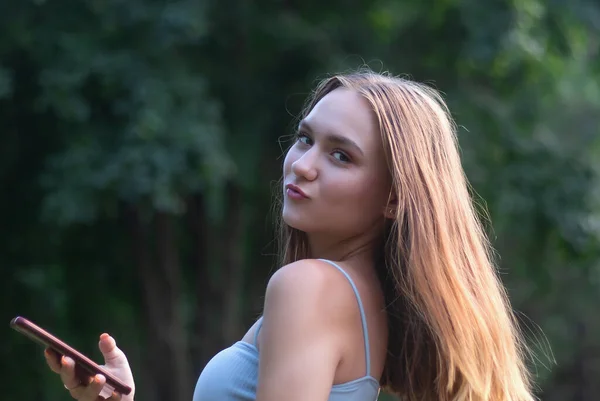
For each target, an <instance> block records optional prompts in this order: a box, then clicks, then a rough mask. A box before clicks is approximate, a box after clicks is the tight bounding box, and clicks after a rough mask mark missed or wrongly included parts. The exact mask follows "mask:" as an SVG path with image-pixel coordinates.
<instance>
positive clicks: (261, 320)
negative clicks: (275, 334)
mask: <svg viewBox="0 0 600 401" xmlns="http://www.w3.org/2000/svg"><path fill="white" fill-rule="evenodd" d="M262 323H263V317H262V316H261V317H260V318H259V319H258V326H256V331H255V332H254V343H253V344H254V346H255V347H258V332H259V331H260V328H261V327H262Z"/></svg>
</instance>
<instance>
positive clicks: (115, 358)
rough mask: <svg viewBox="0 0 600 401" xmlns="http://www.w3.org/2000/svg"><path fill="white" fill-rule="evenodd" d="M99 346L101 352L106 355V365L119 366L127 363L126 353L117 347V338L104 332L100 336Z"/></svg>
mask: <svg viewBox="0 0 600 401" xmlns="http://www.w3.org/2000/svg"><path fill="white" fill-rule="evenodd" d="M98 348H100V352H102V356H104V363H105V364H106V365H109V366H119V365H126V364H127V358H126V357H125V354H124V353H123V351H121V350H120V349H119V348H118V347H117V342H116V341H115V339H114V338H112V337H111V336H109V335H108V334H106V333H104V334H102V335H101V336H100V341H99V342H98Z"/></svg>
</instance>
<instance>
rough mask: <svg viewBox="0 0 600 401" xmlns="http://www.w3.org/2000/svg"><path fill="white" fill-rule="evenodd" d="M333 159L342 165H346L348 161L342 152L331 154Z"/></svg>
mask: <svg viewBox="0 0 600 401" xmlns="http://www.w3.org/2000/svg"><path fill="white" fill-rule="evenodd" d="M333 157H335V158H336V159H337V160H339V161H341V162H343V163H348V162H349V161H350V158H349V157H348V156H346V155H345V154H344V153H343V152H339V151H338V152H333Z"/></svg>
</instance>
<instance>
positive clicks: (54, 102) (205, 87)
mask: <svg viewBox="0 0 600 401" xmlns="http://www.w3.org/2000/svg"><path fill="white" fill-rule="evenodd" d="M599 27H600V6H598V5H597V4H596V3H594V2H591V1H586V0H571V1H560V0H554V1H548V2H543V1H540V0H519V1H516V0H515V1H507V0H494V1H487V2H476V1H457V0H435V1H434V0H426V1H416V0H405V1H402V2H398V1H392V0H373V1H370V2H361V3H357V2H347V1H330V2H326V3H323V2H316V1H304V2H299V1H286V2H264V1H258V2H251V3H249V2H243V1H239V0H234V1H232V2H229V3H227V2H217V1H206V2H197V1H191V0H180V1H175V2H167V3H165V2H158V1H141V0H130V1H122V0H111V1H96V0H80V1H69V0H56V1H44V0H38V1H21V2H4V3H2V4H1V5H0V122H2V127H3V129H2V136H1V137H0V155H1V156H2V157H0V179H1V180H2V183H3V185H2V188H3V195H4V196H3V197H2V198H1V199H0V202H1V203H0V204H1V206H2V207H1V208H0V216H1V218H0V221H2V222H3V224H2V227H3V228H4V229H3V230H2V231H1V232H0V235H1V238H0V264H1V266H2V269H3V272H7V273H8V274H6V275H5V277H8V279H7V280H4V281H3V283H4V284H3V285H2V290H3V291H2V292H0V294H1V295H0V300H1V302H0V305H1V306H0V311H2V316H3V318H4V319H5V321H6V322H8V321H9V320H10V318H12V317H13V316H14V315H16V314H23V315H25V316H29V317H31V318H32V319H33V320H36V321H39V322H40V323H42V324H43V325H46V326H47V327H48V328H50V329H51V330H53V331H55V332H57V333H58V334H60V335H62V336H64V337H65V338H66V339H68V340H70V341H71V342H73V343H74V344H75V345H76V346H78V347H80V348H81V349H82V350H83V351H85V352H88V353H89V354H91V355H95V356H97V353H96V350H95V349H94V345H95V344H94V338H96V337H95V336H97V335H98V334H99V333H100V332H101V331H104V330H110V331H111V332H113V333H114V334H115V336H116V337H117V338H119V339H120V341H121V342H122V344H123V346H124V347H125V348H126V349H127V350H128V355H130V359H131V361H132V364H133V365H134V371H136V372H138V373H137V374H136V376H137V377H138V381H139V382H138V387H139V388H140V389H142V390H140V395H139V398H140V399H141V398H144V399H149V400H150V401H153V400H157V401H159V400H160V401H162V399H171V400H176V399H183V396H176V395H173V394H175V393H169V392H168V391H167V390H165V388H170V387H174V386H175V385H174V384H173V383H175V381H174V380H173V381H171V382H169V379H168V378H167V379H166V382H160V380H159V379H158V378H159V375H158V373H157V372H160V371H159V370H158V368H156V366H157V365H160V363H157V362H156V361H152V360H149V359H148V355H147V352H146V347H148V346H150V345H151V344H156V343H153V342H152V341H154V339H153V337H152V336H153V330H152V329H151V328H152V327H153V326H152V325H151V322H153V321H154V322H156V321H155V320H152V319H160V318H163V319H167V318H166V317H165V316H171V315H169V313H167V312H165V315H164V316H163V315H160V313H162V312H160V313H158V315H160V316H159V317H157V316H154V317H153V316H152V312H153V311H149V310H148V303H147V302H148V298H145V296H146V295H145V294H148V291H149V290H150V289H152V288H161V286H158V287H152V285H155V284H152V283H151V281H152V280H150V282H148V281H144V280H143V278H144V277H146V276H148V277H152V278H155V279H156V282H157V283H162V284H163V287H165V288H166V290H164V291H163V292H160V294H159V293H157V295H156V296H157V297H162V298H160V301H159V304H160V305H163V304H164V305H171V307H172V308H173V309H168V310H170V311H172V310H175V311H176V310H178V309H181V310H182V316H183V318H182V319H181V320H177V319H176V318H174V320H172V321H169V322H170V323H173V322H175V323H174V324H176V325H179V326H177V327H180V328H181V329H182V330H183V333H185V334H186V335H183V337H185V341H184V340H182V341H181V343H185V344H187V345H186V347H188V348H189V351H190V352H188V354H190V355H192V356H193V357H194V359H195V360H194V362H193V363H192V365H193V366H194V368H193V369H188V370H193V372H190V374H191V375H192V376H193V377H195V376H196V375H197V373H198V370H199V369H200V368H201V367H202V364H203V363H204V362H205V360H206V358H207V357H210V356H211V355H212V354H214V352H216V351H217V350H218V349H219V348H221V347H222V346H224V345H226V344H227V343H228V342H230V341H233V340H235V339H237V338H239V336H240V335H242V334H243V332H244V331H245V329H246V328H247V327H249V325H250V324H251V323H252V320H253V318H254V316H255V315H256V313H258V312H259V311H260V303H261V300H262V298H261V297H262V293H263V290H264V284H265V282H266V279H267V277H268V275H269V273H270V272H271V271H272V269H273V268H274V267H275V266H274V264H273V259H272V258H271V257H270V256H268V257H267V258H265V255H270V253H272V247H271V239H272V232H271V230H270V229H269V226H268V223H270V220H268V219H266V218H265V216H266V215H267V214H268V213H269V211H270V202H271V197H270V190H271V188H270V185H271V183H272V182H273V181H275V180H277V179H278V178H279V175H280V168H281V158H280V156H281V153H282V146H284V144H280V143H279V140H280V139H285V136H286V135H287V134H289V133H290V132H291V128H292V124H293V122H294V120H293V117H294V116H295V115H297V114H298V112H299V111H300V107H301V105H302V102H303V100H304V98H305V96H306V95H307V94H308V92H309V91H310V90H311V88H312V86H313V84H314V82H315V79H316V78H319V77H322V76H324V75H327V74H330V73H332V72H335V71H346V70H348V69H355V68H357V67H359V66H360V65H362V64H363V63H366V64H368V65H370V66H371V68H373V69H374V70H390V71H392V72H393V73H396V74H409V75H410V76H411V77H413V78H415V79H417V80H421V81H425V82H429V83H431V84H432V85H434V86H436V87H438V88H439V89H441V90H442V91H443V92H444V94H445V97H446V99H447V100H448V102H449V104H450V108H451V110H452V113H453V115H454V117H455V118H456V121H457V123H458V126H459V139H460V144H461V151H462V153H463V162H464V166H465V169H466V171H467V175H468V176H469V179H470V181H471V183H472V184H473V188H474V192H475V193H476V194H477V195H478V196H479V197H480V198H478V203H480V204H481V207H482V209H486V210H487V211H489V213H490V216H491V222H492V224H491V227H490V229H489V231H490V235H491V238H492V242H493V244H494V246H495V248H496V249H497V251H498V255H499V258H498V264H499V269H500V271H501V273H502V277H503V279H504V280H505V283H506V285H507V287H508V289H509V292H510V295H511V298H512V300H513V304H514V306H515V308H516V309H517V310H518V311H520V312H522V314H523V316H527V318H525V317H524V318H523V327H524V329H525V330H526V331H527V332H528V333H529V337H530V341H531V344H532V345H533V346H534V349H536V350H537V352H538V354H539V355H540V357H539V359H538V360H537V361H536V362H535V366H534V371H535V372H536V377H535V379H536V382H537V384H538V385H539V386H540V391H539V396H540V398H541V399H543V400H544V401H553V400H559V399H560V400H563V399H572V400H579V401H587V400H590V401H591V400H592V399H596V398H597V396H596V395H597V394H598V392H600V387H598V386H599V385H598V383H597V380H594V378H595V377H597V375H598V374H600V361H599V359H598V355H600V354H599V352H600V343H599V342H598V338H600V324H599V323H598V319H597V318H596V314H597V307H596V305H598V303H599V301H600V299H599V298H600V274H599V271H600V270H599V266H600V190H599V188H600V135H599V134H600V132H599V128H598V127H599V124H598V120H599V118H600V63H599V62H598V60H599V58H598V56H599V51H600V44H599V43H600V42H599V41H598V38H599V37H600V28H599ZM132 211H133V213H134V215H135V216H137V218H138V220H135V219H134V220H133V223H132V220H131V213H132ZM164 216H168V218H166V219H165V218H164ZM136 224H137V225H136ZM171 224H173V225H172V226H171ZM165 227H166V228H165ZM136 228H137V229H138V230H137V231H136ZM165 233H168V234H169V235H166V234H165ZM171 234H172V235H171ZM144 257H146V258H147V259H144ZM144 260H146V262H143V261H144ZM148 260H149V261H150V262H148ZM151 262H152V263H151ZM155 265H156V266H155ZM135 266H137V269H136V268H135ZM144 268H145V269H147V270H146V272H147V273H143V271H144V270H143V269H144ZM180 281H181V285H179V284H178V283H179V282H180ZM151 293H152V292H151ZM171 293H175V296H173V297H170V294H171ZM84 299H85V302H84V301H83V300H84ZM144 300H145V301H144ZM173 305H174V306H173ZM175 315H177V314H176V313H175ZM161 316H162V317H161ZM535 325H539V328H541V330H542V331H543V333H544V335H545V336H547V340H546V339H545V338H544V337H543V336H542V334H540V330H539V329H537V328H536V327H535ZM156 335H157V336H159V335H160V334H156ZM546 341H549V344H550V345H551V347H552V352H553V355H554V357H555V358H556V362H557V364H556V365H551V364H549V361H548V358H545V357H544V353H546V354H548V353H550V351H548V348H547V344H546ZM176 342H177V341H176ZM186 350H187V348H186ZM38 351H39V350H37V349H35V348H34V347H32V345H31V344H29V343H28V342H27V341H26V340H23V339H21V338H20V337H18V336H16V335H14V334H12V333H10V336H9V337H8V338H7V340H6V341H3V342H2V345H0V357H1V358H2V360H4V361H10V362H9V363H8V364H6V366H7V368H4V367H3V371H4V372H3V373H5V375H4V378H5V380H3V385H5V386H6V388H5V389H4V388H3V390H4V391H2V392H1V393H0V394H2V395H1V396H0V399H6V400H13V399H20V400H30V399H32V400H33V399H46V400H60V399H66V397H68V395H66V394H65V393H64V392H63V390H62V389H61V388H60V386H59V385H57V381H56V380H54V378H53V377H52V376H51V375H50V374H49V373H48V372H47V370H46V368H45V367H44V366H43V360H42V358H41V353H40V352H38ZM35 352H37V353H35ZM38 354H40V355H38ZM25 355H27V357H28V358H32V360H36V358H37V359H39V363H35V362H31V363H27V364H25V363H20V361H21V360H25V359H24V356H25ZM163 362H164V361H163ZM174 363H180V364H181V366H187V365H185V363H186V362H185V361H184V360H183V359H178V360H176V362H174ZM164 364H165V366H166V365H167V362H164ZM544 365H546V366H547V367H548V368H546V367H545V366H544ZM3 366H5V365H3ZM8 366H10V367H8ZM178 366H179V365H178ZM186 369H187V368H186ZM40 377H41V378H42V379H41V380H39V378H40ZM32 382H35V383H37V384H36V385H35V386H31V385H30V383H32ZM179 383H181V382H179ZM188 384H189V386H190V389H191V388H193V382H190V383H188ZM144 389H146V390H144ZM165 391H167V392H165ZM169 391H170V390H169ZM178 397H180V398H178ZM384 397H385V396H382V399H384ZM186 399H187V398H186Z"/></svg>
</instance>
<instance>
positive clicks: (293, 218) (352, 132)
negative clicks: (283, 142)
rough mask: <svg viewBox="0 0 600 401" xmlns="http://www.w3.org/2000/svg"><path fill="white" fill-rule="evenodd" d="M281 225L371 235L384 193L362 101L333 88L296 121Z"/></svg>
mask: <svg viewBox="0 0 600 401" xmlns="http://www.w3.org/2000/svg"><path fill="white" fill-rule="evenodd" d="M283 176H284V180H283V199H284V202H283V220H284V221H285V223H286V224H288V225H289V226H291V227H293V228H296V229H298V230H301V231H304V232H306V233H308V234H310V233H319V234H327V233H331V234H332V235H335V236H336V237H338V236H341V237H348V238H349V237H354V236H358V235H361V234H363V233H366V232H368V231H371V230H373V229H377V228H378V227H379V225H380V224H381V223H382V222H383V220H384V212H385V207H386V206H387V202H388V196H389V192H390V178H389V172H388V169H387V166H386V163H385V157H384V151H383V146H382V142H381V135H380V133H379V131H378V127H377V124H376V122H375V116H374V114H373V112H372V111H371V109H370V108H369V104H368V103H367V101H366V100H365V99H364V98H363V97H362V96H361V95H359V94H358V93H356V92H354V91H351V90H349V89H345V88H338V89H335V90H334V91H332V92H330V93H329V94H327V95H326V96H325V97H323V99H321V100H320V101H319V102H318V103H317V105H316V106H315V107H314V108H313V110H312V111H311V112H310V114H309V115H308V116H307V117H306V118H305V119H304V120H303V121H301V123H300V125H299V129H298V137H297V139H296V142H295V143H294V145H293V146H292V148H291V149H290V150H289V151H288V153H287V155H286V158H285V161H284V166H283Z"/></svg>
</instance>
